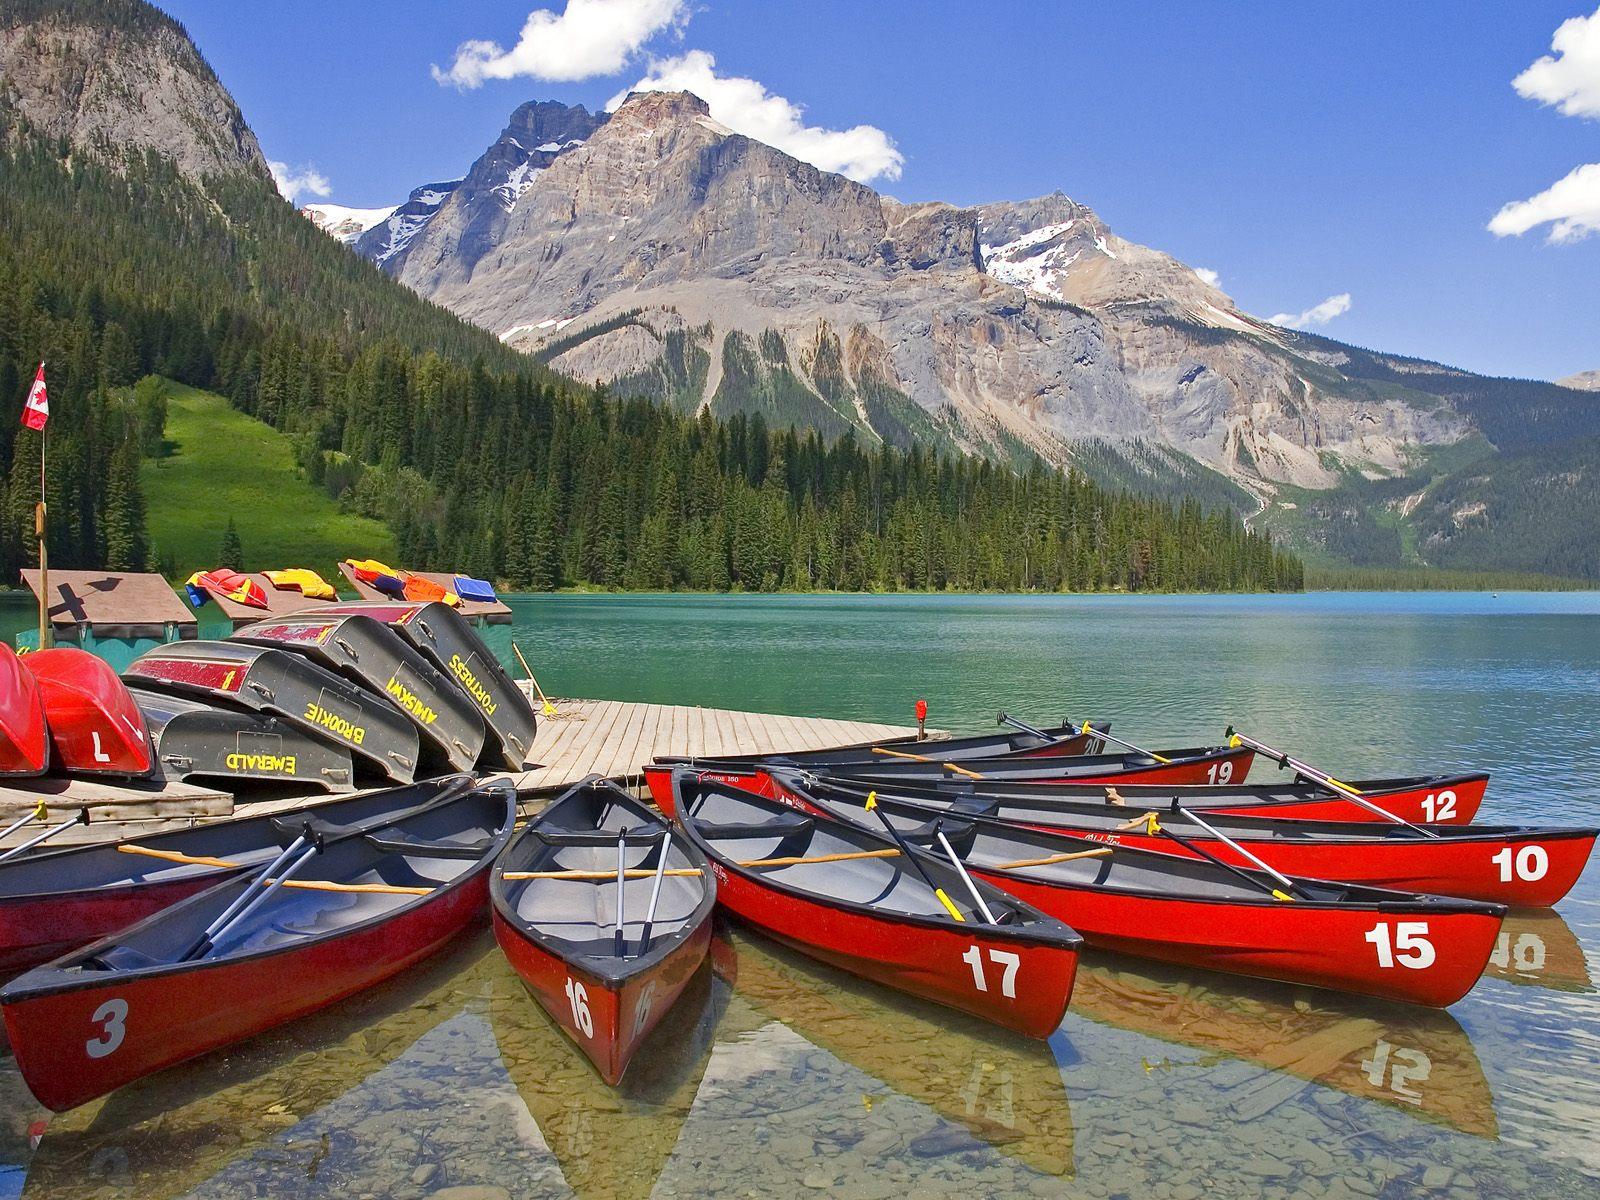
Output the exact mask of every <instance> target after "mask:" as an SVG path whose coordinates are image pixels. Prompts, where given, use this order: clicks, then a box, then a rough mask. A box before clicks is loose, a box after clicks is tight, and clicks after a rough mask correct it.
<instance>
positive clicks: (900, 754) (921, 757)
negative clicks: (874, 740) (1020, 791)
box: [872, 746, 983, 779]
mask: <svg viewBox="0 0 1600 1200" xmlns="http://www.w3.org/2000/svg"><path fill="white" fill-rule="evenodd" d="M872 752H873V753H874V754H886V755H888V756H889V757H890V758H908V759H910V760H911V761H912V762H923V763H938V764H939V766H941V767H943V768H944V769H945V770H947V771H954V772H955V773H956V774H957V775H965V776H966V777H967V778H968V779H982V778H983V776H982V775H980V774H978V772H976V771H969V770H967V769H966V768H965V767H961V766H957V765H956V764H955V763H953V762H946V763H941V762H939V760H938V759H937V758H929V757H928V756H927V755H926V754H910V753H907V752H906V751H904V750H891V749H889V747H887V746H874V747H873V748H872Z"/></svg>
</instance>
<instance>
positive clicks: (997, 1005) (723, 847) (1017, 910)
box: [673, 770, 1082, 1038]
mask: <svg viewBox="0 0 1600 1200" xmlns="http://www.w3.org/2000/svg"><path fill="white" fill-rule="evenodd" d="M673 784H674V787H675V788H676V790H677V799H678V801H679V803H678V806H677V807H678V813H679V817H678V820H679V823H680V825H681V826H682V828H683V830H684V832H685V834H686V835H687V836H688V838H689V840H690V841H691V842H693V843H694V844H695V845H696V846H698V847H699V848H700V850H701V851H702V852H703V853H704V854H705V855H706V857H707V858H709V859H710V860H711V866H712V870H713V871H714V872H715V874H716V879H717V900H718V902H719V903H720V904H722V905H723V907H725V908H727V909H728V911H730V912H732V913H734V914H735V915H736V916H738V917H740V918H742V919H743V920H745V921H748V922H749V923H750V924H751V925H754V926H755V927H756V928H758V929H760V930H762V931H763V932H764V933H766V934H768V935H769V936H771V937H774V938H777V939H778V940H779V941H782V942H785V943H787V944H788V945H790V946H793V947H794V948H795V949H797V950H799V951H801V952H802V953H804V954H809V955H811V956H812V957H813V958H819V959H821V960H822V961H823V962H826V963H829V964H831V965H833V966H835V967H839V968H840V969H842V970H845V971H849V972H851V973H852V974H855V975H859V976H861V977H862V978H864V979H870V980H872V981H873V982H875V983H882V984H885V985H887V986H889V987H893V988H898V989H899V990H901V991H904V992H910V993H911V994H912V995H914V996H921V997H922V998H923V999H925V1000H932V1001H935V1002H936V1003H939V1004H946V1005H949V1006H950V1007H952V1008H958V1009H961V1010H962V1011H963V1012H968V1013H972V1014H973V1015H975V1016H978V1017H982V1018H984V1019H986V1020H989V1021H993V1022H994V1023H995V1024H997V1025H1002V1026H1004V1027H1005V1028H1007V1029H1013V1030H1015V1031H1017V1032H1018V1033H1022V1034H1025V1035H1027V1036H1029V1037H1037V1038H1044V1037H1049V1036H1050V1035H1051V1034H1052V1033H1054V1032H1055V1030H1056V1027H1057V1026H1059V1025H1060V1024H1061V1018H1062V1016H1063V1015H1064V1014H1065V1012H1066V1008H1067V1001H1068V1000H1069V999H1070V998H1071V995H1072V981H1073V978H1074V976H1075V974H1076V972H1077V966H1078V948H1079V946H1080V945H1081V944H1082V939H1081V938H1079V937H1078V935H1077V934H1076V933H1074V932H1073V931H1072V930H1071V929H1069V928H1067V927H1066V926H1065V925H1063V924H1061V923H1060V922H1059V921H1056V920H1053V919H1051V918H1050V917H1047V916H1045V915H1044V914H1043V913H1040V912H1038V911H1037V910H1035V909H1033V908H1030V907H1029V906H1028V905H1026V904H1020V903H1018V902H1017V901H1016V900H1015V899H1013V898H1012V897H1010V896H1008V895H1006V894H1005V893H1004V892H1002V891H1000V890H999V889H998V888H994V887H989V886H987V885H985V884H982V883H977V884H975V885H974V886H975V888H976V892H977V895H978V896H981V897H982V899H983V903H984V904H986V905H987V906H988V908H989V911H990V913H991V914H992V915H994V916H995V917H996V918H997V920H996V921H995V922H990V921H988V920H987V919H986V918H985V917H984V916H982V915H981V912H980V909H979V907H978V904H977V902H976V900H975V899H974V896H973V893H972V892H971V891H969V889H968V887H967V885H966V883H965V882H964V881H963V880H962V878H961V876H960V875H959V874H958V872H957V871H956V869H955V868H954V867H953V866H952V865H951V864H950V863H949V862H947V861H944V860H941V859H936V858H933V857H932V856H929V855H924V854H922V853H921V852H920V851H917V850H912V851H911V853H912V855H914V856H915V858H914V860H911V861H908V860H907V858H906V856H905V855H904V854H903V853H902V851H901V850H900V849H899V848H898V847H897V846H896V844H895V842H893V841H892V840H890V839H889V838H887V837H885V836H883V835H882V834H881V833H874V832H871V831H868V830H866V829H860V828H856V827H854V826H851V825H846V824H842V823H840V822H837V821H828V820H819V819H816V818H813V817H808V816H804V815H802V814H799V813H796V812H794V811H793V810H791V809H788V808H786V807H784V806H783V805H781V804H778V803H777V802H775V801H772V800H766V799H763V798H761V797H759V796H755V795H752V794H751V793H749V792H745V791H742V790H740V789H738V788H733V787H728V786H727V785H725V784H720V783H715V782H712V781H709V780H701V779H700V778H699V777H698V776H697V775H696V774H695V773H694V772H692V771H687V770H679V771H678V772H677V773H676V775H675V776H674V777H673Z"/></svg>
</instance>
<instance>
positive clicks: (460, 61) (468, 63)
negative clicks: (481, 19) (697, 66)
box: [433, 0, 689, 88]
mask: <svg viewBox="0 0 1600 1200" xmlns="http://www.w3.org/2000/svg"><path fill="white" fill-rule="evenodd" d="M688 19H689V7H688V3H687V0H567V7H566V10H565V11H564V12H562V13H561V14H560V15H559V16H557V15H556V14H555V13H553V12H550V11H549V10H548V9H542V8H541V9H538V10H536V11H534V12H531V13H529V14H528V19H527V21H526V22H525V23H524V24H523V26H522V33H521V35H520V36H519V37H518V38H517V44H516V45H515V46H513V47H511V49H509V50H507V49H505V48H504V47H503V46H501V45H499V44H498V43H496V42H490V41H484V40H474V41H467V42H462V43H461V45H459V46H457V47H456V57H455V61H454V62H453V63H451V64H450V68H449V70H441V69H440V68H439V67H437V66H435V67H434V68H433V77H434V79H435V80H436V81H437V82H439V83H450V84H454V85H455V86H456V87H460V88H475V87H477V86H479V85H480V84H481V83H483V81H484V80H485V79H514V78H516V77H517V76H519V75H526V76H528V77H529V78H531V79H542V80H545V81H547V82H558V83H567V82H571V81H573V80H576V79H588V78H590V77H592V76H595V75H615V74H616V73H617V72H618V71H620V70H622V68H623V67H625V66H627V65H628V63H629V62H630V61H631V60H632V59H633V58H634V56H635V55H637V54H638V53H639V50H640V48H641V47H643V46H644V44H645V43H646V42H648V41H649V40H650V39H651V38H653V37H654V36H655V35H656V34H658V33H660V32H661V31H662V30H663V29H666V28H668V27H669V26H674V27H677V28H680V29H681V28H682V26H683V24H684V23H685V22H686V21H687V20H688Z"/></svg>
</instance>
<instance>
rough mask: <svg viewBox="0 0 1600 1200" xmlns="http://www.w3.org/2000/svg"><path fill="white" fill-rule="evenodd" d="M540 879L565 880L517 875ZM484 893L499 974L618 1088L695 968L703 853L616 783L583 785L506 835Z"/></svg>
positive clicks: (704, 927)
mask: <svg viewBox="0 0 1600 1200" xmlns="http://www.w3.org/2000/svg"><path fill="white" fill-rule="evenodd" d="M619 842H621V855H622V857H623V860H624V865H623V871H624V872H625V875H624V877H623V878H621V879H620V880H619V878H618V868H617V860H618V856H619ZM658 869H659V874H658ZM669 871H670V872H672V874H670V875H669V874H667V872H669ZM549 872H555V873H557V874H560V873H565V872H574V873H576V875H575V877H573V878H533V879H530V878H528V875H529V874H532V873H538V874H544V873H549ZM619 884H620V889H619ZM489 889H490V897H491V900H492V902H493V912H494V934H495V938H496V940H497V941H499V943H500V948H501V949H502V950H504V951H505V955H506V958H507V959H509V960H510V962H511V966H512V967H513V968H514V969H515V970H516V972H517V974H518V975H520V976H521V977H522V981H523V983H525V984H526V985H527V987H528V990H529V991H530V992H531V993H533V997H534V999H535V1000H537V1001H538V1002H539V1005H540V1007H542V1008H543V1009H544V1010H545V1012H547V1013H549V1014H550V1017H551V1019H552V1020H553V1021H555V1023H556V1024H557V1025H558V1026H560V1028H561V1030H562V1032H563V1033H565V1034H566V1035H567V1036H568V1037H569V1038H571V1039H572V1041H573V1042H575V1043H576V1044H577V1046H578V1049H580V1050H582V1051H583V1053H584V1055H585V1056H586V1057H587V1058H588V1059H589V1061H590V1062H591V1063H593V1064H594V1067H595V1070H597V1071H599V1072H600V1077H601V1078H602V1079H604V1080H605V1081H606V1082H607V1083H609V1084H613V1085H615V1084H616V1083H618V1082H620V1081H621V1079H622V1076H623V1073H624V1072H625V1071H627V1069H628V1063H629V1062H630V1061H631V1060H632V1058H633V1052H634V1051H635V1050H637V1049H638V1048H639V1045H640V1043H641V1042H643V1041H644V1039H645V1038H646V1037H647V1036H648V1035H649V1033H650V1031H651V1030H652V1029H654V1028H655V1027H656V1025H657V1024H658V1023H660V1021H661V1018H662V1017H664V1016H665V1015H666V1014H667V1012H668V1010H670V1009H671V1008H672V1006H673V1004H674V1003H675V1002H676V1001H677V999H678V996H679V994H680V993H681V992H682V991H683V989H684V987H685V985H687V984H688V982H689V980H690V979H691V978H692V977H693V976H694V973H695V972H696V971H697V970H698V969H699V967H700V964H701V963H702V962H703V961H704V960H705V957H706V948H707V947H708V946H709V945H710V943H711V910H712V909H713V908H714V907H715V905H716V899H717V890H716V883H715V881H714V880H713V878H712V875H711V868H710V864H709V863H708V862H707V861H706V858H705V855H703V854H702V853H701V852H700V851H699V850H698V849H696V848H695V847H694V846H693V845H692V844H691V843H689V842H688V841H686V840H685V839H684V837H683V835H682V834H681V833H680V834H674V833H673V832H672V830H670V829H669V827H668V826H666V825H664V824H662V821H661V818H660V816H659V815H658V814H656V813H654V812H652V811H651V810H649V809H647V808H645V807H644V805H642V804H640V803H639V802H638V801H637V800H635V799H634V798H633V797H632V796H630V795H629V794H628V793H626V792H624V791H623V790H622V789H621V788H619V787H618V786H617V785H616V784H614V783H612V782H611V781H609V780H600V779H589V780H585V781H584V782H582V783H580V784H578V785H577V786H576V787H574V788H572V789H571V790H570V791H568V792H566V793H564V794H563V795H562V796H561V797H560V798H559V799H558V800H556V801H554V802H553V803H552V804H551V805H550V807H549V808H547V809H545V810H544V812H542V813H540V814H539V816H538V817H537V818H535V819H534V820H533V821H532V822H530V823H529V824H528V825H527V826H526V827H525V828H524V829H523V830H522V832H521V833H520V834H518V835H517V838H516V840H515V841H513V842H512V843H511V845H510V846H509V847H508V848H507V849H506V852H505V853H504V854H502V855H501V856H500V858H499V860H498V861H497V862H496V863H495V868H494V875H493V878H492V879H491V880H490V884H489ZM619 890H620V893H621V894H620V897H619ZM619 932H620V937H619V936H618V935H619Z"/></svg>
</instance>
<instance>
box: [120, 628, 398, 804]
mask: <svg viewBox="0 0 1600 1200" xmlns="http://www.w3.org/2000/svg"><path fill="white" fill-rule="evenodd" d="M124 674H125V676H126V678H127V680H128V682H129V683H131V684H135V685H136V686H139V687H143V688H149V689H155V690H158V691H168V692H177V693H178V694H180V695H188V696H197V697H199V698H200V699H202V700H205V701H207V702H209V703H216V704H221V705H233V706H236V707H240V708H249V709H254V710H256V711H257V712H268V713H272V714H274V715H276V716H279V717H282V718H283V719H284V720H286V721H288V722H290V723H291V724H292V725H294V726H295V728H297V729H299V730H301V731H302V732H304V733H308V734H310V735H312V736H313V737H319V738H323V739H325V740H327V741H330V742H333V743H334V744H336V745H341V746H345V747H347V748H348V749H349V750H350V751H351V752H352V753H353V754H354V755H356V756H357V758H358V760H359V761H361V762H364V763H367V764H369V765H371V766H373V767H375V768H377V770H379V771H380V772H382V773H383V774H384V775H386V776H387V777H388V778H390V779H393V780H395V781H396V782H397V783H410V782H411V779H412V777H413V775H414V774H415V772H416V769H417V746H418V739H417V728H416V726H415V725H413V724H412V723H411V721H410V720H409V719H408V718H406V717H404V716H402V715H401V714H400V712H399V710H398V709H396V708H394V707H393V706H392V705H391V704H389V703H388V702H387V701H385V700H380V699H379V698H378V697H376V696H373V695H370V694H368V693H367V692H365V691H363V690H362V689H361V688H359V687H357V686H356V685H355V684H353V683H348V682H346V681H345V680H343V679H341V678H340V677H339V676H337V675H335V674H333V673H332V672H331V671H325V670H323V669H322V668H321V667H319V666H317V665H316V664H315V663H313V662H311V661H310V660H308V659H306V658H304V657H302V656H300V655H298V654H290V653H289V652H288V651H286V650H273V649H269V648H267V647H265V646H248V645H245V644H244V643H243V642H173V643H171V644H169V645H166V646H161V647H159V648H158V649H155V650H151V651H150V652H149V653H147V654H144V655H141V656H140V657H139V658H137V659H135V660H134V661H133V662H132V663H131V664H130V665H129V667H128V669H127V671H126V672H124Z"/></svg>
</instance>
